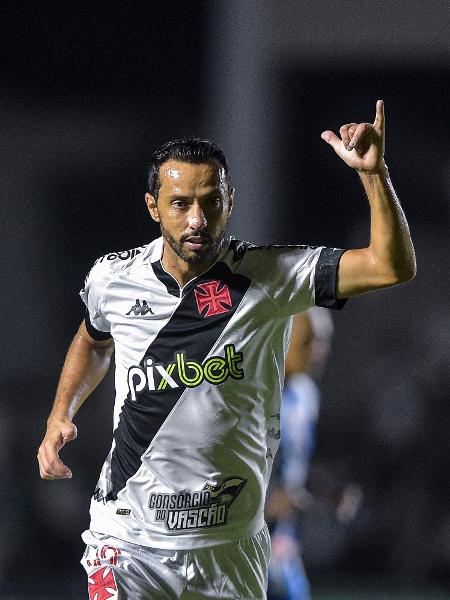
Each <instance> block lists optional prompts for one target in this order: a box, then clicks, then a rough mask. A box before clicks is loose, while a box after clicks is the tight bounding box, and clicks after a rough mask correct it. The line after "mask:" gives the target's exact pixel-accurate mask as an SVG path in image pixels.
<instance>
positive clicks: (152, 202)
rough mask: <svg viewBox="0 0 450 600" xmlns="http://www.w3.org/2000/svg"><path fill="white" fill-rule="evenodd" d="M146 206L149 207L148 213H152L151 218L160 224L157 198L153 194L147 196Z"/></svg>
mask: <svg viewBox="0 0 450 600" xmlns="http://www.w3.org/2000/svg"><path fill="white" fill-rule="evenodd" d="M145 204H146V205H147V208H148V212H149V213H150V216H151V218H152V219H153V220H154V221H156V222H157V223H159V211H158V204H157V202H156V198H155V196H152V195H151V194H148V193H147V194H145Z"/></svg>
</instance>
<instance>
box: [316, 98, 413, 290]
mask: <svg viewBox="0 0 450 600" xmlns="http://www.w3.org/2000/svg"><path fill="white" fill-rule="evenodd" d="M339 132H340V135H341V138H339V137H338V136H337V135H335V134H334V133H333V132H332V131H324V132H323V133H322V136H321V137H322V139H323V140H325V141H326V142H328V144H330V146H332V147H333V149H334V151H335V152H336V154H337V155H338V156H339V157H340V158H341V159H342V160H343V161H344V162H345V163H346V164H347V165H349V166H350V167H352V168H354V169H356V170H357V172H358V174H359V176H360V178H361V181H362V184H363V186H364V189H365V191H366V194H367V198H368V200H369V204H370V222H371V226H370V244H369V246H368V247H367V248H358V249H354V250H347V252H345V253H344V254H343V255H342V258H341V261H340V264H339V272H338V289H337V294H338V297H339V298H348V297H350V296H355V295H357V294H362V293H364V292H369V291H371V290H376V289H378V288H383V287H388V286H392V285H396V284H398V283H403V282H405V281H409V280H410V279H412V278H413V277H414V276H415V274H416V259H415V254H414V247H413V244H412V241H411V236H410V232H409V227H408V222H407V221H406V217H405V214H404V212H403V210H402V207H401V206H400V202H399V200H398V198H397V196H396V194H395V191H394V188H393V186H392V183H391V180H390V177H389V172H388V169H387V166H386V164H385V162H384V140H385V120H384V103H383V101H382V100H378V101H377V105H376V116H375V121H374V123H373V124H371V123H359V124H357V123H349V124H346V125H343V126H342V127H341V128H340V130H339Z"/></svg>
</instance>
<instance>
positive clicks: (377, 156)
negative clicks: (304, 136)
mask: <svg viewBox="0 0 450 600" xmlns="http://www.w3.org/2000/svg"><path fill="white" fill-rule="evenodd" d="M339 133H340V135H341V139H339V138H338V136H337V135H336V134H334V133H333V132H332V131H324V132H323V133H322V135H321V136H320V137H321V138H322V139H323V140H325V141H326V142H327V143H328V144H330V146H332V147H333V149H334V151H335V152H336V154H337V155H338V156H339V157H340V158H342V160H343V161H344V162H345V163H346V164H347V165H348V166H349V167H352V168H353V169H356V170H357V171H361V172H366V173H384V172H385V171H386V165H385V163H384V158H383V156H384V102H383V100H377V105H376V115H375V121H374V122H373V125H372V124H371V123H359V124H358V123H348V124H346V125H342V127H341V128H340V129H339Z"/></svg>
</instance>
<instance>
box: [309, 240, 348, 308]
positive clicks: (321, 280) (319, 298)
mask: <svg viewBox="0 0 450 600" xmlns="http://www.w3.org/2000/svg"><path fill="white" fill-rule="evenodd" d="M344 252H345V250H342V249H341V248H322V250H321V252H320V254H319V258H318V260H317V264H316V267H315V273H314V290H315V291H314V301H315V304H316V306H323V307H324V308H334V309H337V310H340V309H342V308H343V307H344V305H345V303H346V302H347V298H340V299H338V298H337V281H338V279H337V277H338V268H339V261H340V260H341V256H342V255H343V254H344Z"/></svg>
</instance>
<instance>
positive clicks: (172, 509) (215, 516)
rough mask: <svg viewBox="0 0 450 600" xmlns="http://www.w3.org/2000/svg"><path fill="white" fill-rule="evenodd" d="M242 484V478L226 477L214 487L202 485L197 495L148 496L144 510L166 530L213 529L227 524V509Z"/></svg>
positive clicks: (188, 493) (181, 493) (243, 482)
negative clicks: (146, 507) (161, 523)
mask: <svg viewBox="0 0 450 600" xmlns="http://www.w3.org/2000/svg"><path fill="white" fill-rule="evenodd" d="M245 484H246V480H245V479H241V478H240V477H230V478H228V479H225V480H224V481H223V482H222V483H220V484H218V485H212V484H210V483H206V484H205V486H204V487H203V490H201V491H199V492H178V493H176V494H150V499H149V504H148V507H149V508H150V509H151V510H154V511H155V521H163V522H164V523H165V525H166V527H167V529H168V530H169V531H179V530H185V529H199V528H206V527H217V526H218V525H224V524H225V523H226V522H227V519H228V513H229V510H230V506H231V505H232V503H233V502H234V500H235V499H236V498H237V496H238V494H239V493H240V491H241V490H242V488H243V487H244V485H245Z"/></svg>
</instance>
